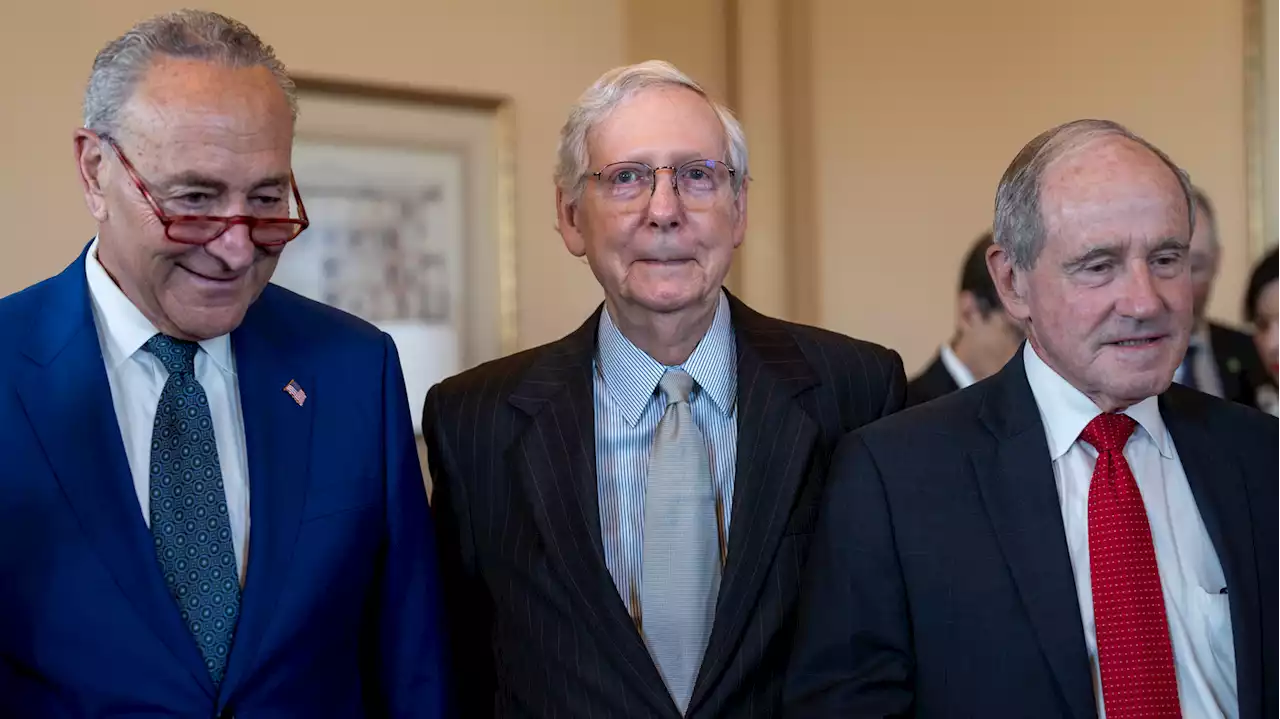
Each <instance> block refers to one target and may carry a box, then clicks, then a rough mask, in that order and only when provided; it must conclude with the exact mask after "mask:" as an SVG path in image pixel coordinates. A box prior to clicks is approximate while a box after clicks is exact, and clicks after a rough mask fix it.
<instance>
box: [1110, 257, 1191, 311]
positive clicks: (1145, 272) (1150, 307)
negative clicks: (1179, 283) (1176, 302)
mask: <svg viewBox="0 0 1280 719" xmlns="http://www.w3.org/2000/svg"><path fill="white" fill-rule="evenodd" d="M1184 278H1185V276H1184ZM1163 307H1164V300H1163V299H1162V298H1161V297H1160V293H1159V292H1158V291H1157V288H1156V278H1155V277H1154V276H1153V275H1152V274H1151V267H1150V266H1148V265H1147V263H1146V262H1145V261H1141V260H1140V261H1137V262H1134V263H1133V265H1132V268H1131V270H1130V271H1129V272H1127V273H1126V274H1125V277H1124V280H1123V286H1122V288H1121V294H1120V298H1119V300H1118V301H1117V302H1116V311H1117V312H1118V313H1119V314H1121V315H1123V316H1125V317H1131V318H1133V319H1138V320H1145V319H1151V318H1153V317H1155V316H1157V315H1158V314H1160V311H1161V309H1162V308H1163Z"/></svg>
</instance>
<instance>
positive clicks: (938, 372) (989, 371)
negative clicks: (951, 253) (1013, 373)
mask: <svg viewBox="0 0 1280 719" xmlns="http://www.w3.org/2000/svg"><path fill="white" fill-rule="evenodd" d="M990 246H991V233H990V232H987V233H986V234H984V235H982V236H981V237H979V238H978V240H977V242H975V243H974V244H973V247H972V248H971V249H970V250H969V254H968V255H967V256H966V257H965V260H964V266H963V267H962V268H961V270H960V290H959V293H958V294H957V295H956V326H955V333H954V334H953V335H952V337H951V340H950V341H949V342H947V343H946V344H944V345H942V348H941V349H940V350H939V351H938V356H937V357H936V358H934V360H933V362H932V363H931V364H930V365H929V366H928V367H927V368H926V369H925V370H924V372H922V373H920V375H919V376H917V377H915V378H913V379H912V380H911V381H910V382H908V383H907V406H908V407H910V406H913V405H917V404H922V403H924V402H928V401H929V400H933V399H937V398H939V397H941V396H943V395H945V394H949V393H951V392H954V391H956V390H957V389H964V388H965V387H968V386H969V385H971V384H973V383H974V382H977V381H979V380H982V379H986V378H987V377H989V376H991V375H993V374H995V373H996V372H998V371H999V370H1000V368H1001V367H1003V366H1004V365H1005V363H1006V362H1008V361H1009V358H1010V357H1013V353H1014V352H1017V351H1018V346H1019V345H1020V344H1022V340H1023V339H1024V335H1023V333H1022V328H1021V327H1019V326H1018V323H1017V322H1014V321H1013V318H1012V317H1010V316H1009V313H1008V312H1005V310H1004V306H1003V305H1001V304H1000V294H999V293H998V292H996V286H995V283H994V282H992V281H991V273H989V272H988V271H987V248H988V247H990Z"/></svg>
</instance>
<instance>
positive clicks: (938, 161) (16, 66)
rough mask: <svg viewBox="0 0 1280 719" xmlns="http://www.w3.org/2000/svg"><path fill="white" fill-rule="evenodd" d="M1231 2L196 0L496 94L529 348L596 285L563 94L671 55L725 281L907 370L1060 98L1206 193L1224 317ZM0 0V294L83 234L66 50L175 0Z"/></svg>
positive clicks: (292, 57) (399, 70)
mask: <svg viewBox="0 0 1280 719" xmlns="http://www.w3.org/2000/svg"><path fill="white" fill-rule="evenodd" d="M1241 3H1242V0H1217V1H1215V2H1203V1H1202V0H1078V1H1077V2H1074V3H1071V4H1067V5H1063V4H1061V3H1049V2H1047V1H1046V0H973V1H972V2H966V3H956V2H943V1H941V0H937V1H936V2H923V1H916V2H898V3H891V2H884V3H858V2H848V1H847V0H694V1H692V2H677V1H676V0H650V1H649V2H641V0H419V2H408V1H407V0H404V1H401V0H367V1H366V2H362V3H359V4H358V7H359V12H358V13H356V12H351V11H347V12H345V13H342V14H337V15H334V16H329V17H321V16H320V15H319V13H318V12H317V11H316V10H315V4H313V3H304V2H301V1H300V0H287V1H286V2H281V3H275V4H263V3H253V2H248V1H247V0H224V1H222V2H216V1H215V2H212V3H211V4H208V6H209V7H212V8H213V9H218V10H222V11H224V12H227V13H228V14H231V15H233V16H235V17H238V18H240V19H242V20H244V21H245V22H247V23H248V24H250V25H251V26H253V27H254V28H255V29H257V30H258V31H259V32H260V33H261V34H262V35H263V36H264V37H265V38H266V39H267V40H268V41H269V42H272V43H273V44H275V46H276V48H277V50H278V51H279V53H280V55H281V56H282V57H283V59H284V60H285V61H286V62H287V63H288V64H289V65H290V66H291V67H293V68H294V69H296V70H298V71H301V72H306V73H308V74H312V75H332V76H341V77H346V78H352V79H357V80H377V81H382V82H392V83H404V84H411V85H416V86H421V87H426V88H434V89H461V90H466V91H469V92H477V93H486V94H498V95H505V96H509V97H510V98H512V100H513V105H514V110H515V115H516V124H517V127H516V144H517V156H516V160H517V177H516V193H517V233H518V238H517V241H518V256H517V267H518V295H519V308H518V311H519V330H520V344H521V345H522V346H526V347H527V346H531V345H534V344H537V343H540V342H544V341H547V340H549V339H552V338H554V337H556V336H558V335H560V334H562V333H564V332H566V331H568V330H570V329H571V328H573V327H574V326H576V325H577V323H578V322H580V321H581V318H582V317H583V316H584V315H585V313H586V312H587V311H588V310H589V309H590V308H591V307H592V306H593V305H594V304H595V302H597V301H598V299H599V297H600V291H599V289H598V287H597V286H596V284H595V281H594V279H593V278H592V277H591V274H590V271H589V270H588V268H587V267H586V265H585V264H584V263H582V262H579V261H576V260H574V259H572V258H571V257H569V256H568V254H567V253H566V252H565V251H564V249H563V246H562V245H561V243H560V240H559V237H558V236H557V235H556V234H555V232H554V230H553V229H552V226H553V223H554V214H553V205H552V197H553V191H552V188H551V183H550V179H549V178H550V172H551V168H552V162H553V157H554V150H555V142H556V136H557V132H558V130H559V126H560V124H561V122H562V121H563V119H564V115H565V112H566V111H567V108H568V106H569V105H570V103H572V101H573V100H574V99H575V98H576V97H577V95H578V94H579V93H580V92H581V91H582V90H583V89H584V88H585V87H586V85H587V84H588V83H589V82H591V81H592V80H593V79H594V78H595V77H597V76H598V75H599V74H600V73H601V72H602V71H604V70H605V69H607V68H609V67H613V66H615V65H618V64H620V63H623V62H628V61H634V60H638V59H643V58H648V57H666V58H667V59H670V60H672V61H674V62H676V63H677V64H678V65H680V66H681V67H682V68H684V69H685V70H687V71H688V72H690V73H691V74H693V75H694V76H695V77H696V78H698V79H699V80H701V81H702V82H703V83H704V84H705V85H707V87H708V88H709V89H710V90H711V91H712V93H713V94H715V95H717V96H720V97H725V98H728V99H729V100H730V101H731V103H732V104H733V105H734V107H735V110H736V111H737V112H738V114H739V115H740V116H741V117H742V119H743V122H744V125H745V126H746V128H747V132H748V137H749V139H750V141H751V145H752V156H753V160H754V162H753V167H752V175H753V185H752V195H751V198H752V202H751V215H750V216H751V223H750V228H749V231H748V239H747V245H746V246H745V247H744V248H743V250H742V252H741V253H740V255H739V257H738V259H737V262H738V269H737V275H736V277H735V281H734V284H735V286H736V287H737V289H738V290H739V291H740V292H741V293H742V294H743V295H744V296H745V297H746V299H747V300H748V301H751V302H754V303H756V304H758V305H759V306H760V307H761V309H764V310H766V311H769V312H771V313H774V314H778V315H783V316H789V317H793V318H797V319H800V320H803V321H809V322H816V323H820V324H824V325H827V326H830V327H833V328H835V329H838V330H840V331H844V332H847V333H850V334H854V335H858V336H861V337H865V338H867V339H872V340H875V341H878V342H881V343H883V344H886V345H889V346H892V347H895V348H898V349H899V350H900V351H902V353H903V355H904V359H905V360H906V363H907V366H908V371H912V370H914V369H916V368H918V367H919V366H920V365H921V364H923V363H924V362H925V361H926V360H927V359H928V357H929V355H931V354H932V352H933V351H934V349H935V348H936V345H937V344H938V343H939V342H940V341H942V340H943V339H944V338H945V337H946V336H947V334H948V333H949V331H950V325H951V316H952V309H951V305H952V301H953V293H954V284H955V281H956V277H955V276H956V273H957V271H958V265H959V261H960V258H961V256H962V255H963V253H964V251H965V250H966V248H967V246H968V243H969V242H970V241H971V240H972V238H973V237H974V236H975V235H976V234H977V233H978V232H980V231H982V230H983V229H985V228H986V227H987V226H988V225H989V223H990V214H991V203H992V197H993V195H994V190H995V185H996V182H997V180H998V179H999V176H1000V173H1001V172H1002V171H1003V169H1004V167H1005V165H1006V164H1007V163H1008V161H1009V159H1010V158H1012V156H1013V154H1014V153H1015V152H1016V151H1017V149H1018V148H1019V147H1020V146H1021V145H1022V144H1023V143H1024V142H1025V141H1026V140H1028V139H1030V138H1031V137H1032V136H1033V135H1035V134H1036V133H1037V132H1039V131H1040V130H1042V129H1045V128H1047V127H1049V126H1050V125H1053V124H1055V123H1058V122H1061V121H1063V120H1067V119H1072V118H1076V117H1081V116H1103V117H1110V118H1114V119H1117V120H1120V121H1122V122H1124V123H1126V124H1128V125H1130V126H1131V127H1132V128H1133V129H1135V130H1137V131H1138V132H1139V133H1142V134H1144V135H1146V136H1147V137H1148V138H1149V139H1151V140H1153V141H1154V142H1156V143H1157V144H1160V145H1161V146H1163V147H1165V148H1166V149H1167V150H1168V151H1169V152H1170V153H1171V154H1172V155H1173V156H1174V158H1175V159H1176V160H1178V161H1179V162H1180V163H1181V164H1183V165H1184V166H1185V167H1187V168H1188V169H1189V170H1190V171H1191V173H1192V176H1193V178H1194V179H1195V180H1196V182H1198V183H1200V184H1202V185H1203V186H1204V187H1205V188H1206V189H1207V190H1208V191H1209V193H1210V194H1211V195H1212V196H1213V197H1214V199H1215V200H1216V203H1217V206H1218V211H1219V215H1220V223H1221V229H1222V234H1223V239H1224V242H1225V245H1226V252H1227V255H1226V258H1225V260H1224V264H1223V270H1222V276H1221V278H1220V283H1219V288H1218V292H1217V294H1216V297H1215V300H1214V303H1213V306H1212V311H1213V312H1214V313H1215V314H1217V315H1219V316H1221V317H1223V318H1226V319H1229V320H1235V319H1237V313H1238V310H1237V305H1238V304H1239V301H1238V297H1239V295H1240V292H1241V288H1242V286H1243V282H1244V279H1245V275H1246V273H1247V271H1248V265H1249V259H1250V258H1249V256H1248V253H1247V251H1246V240H1245V202H1244V192H1245V180H1244V150H1243V138H1244V135H1243V105H1244V103H1243V86H1244V83H1243V78H1242V53H1243V39H1242V38H1243V32H1242V21H1243V14H1242V13H1243V11H1242V5H1241ZM10 5H12V6H13V7H6V9H5V10H4V11H3V13H0V16H2V17H0V19H2V20H3V22H0V93H2V94H3V97H5V98H6V107H5V112H4V114H3V115H0V130H3V131H2V132H0V151H2V152H3V157H4V163H3V167H4V169H3V171H0V213H2V214H3V216H4V217H5V220H6V226H5V228H4V234H5V238H6V239H5V240H4V241H3V242H4V244H3V254H2V255H0V257H3V258H4V261H3V262H0V295H2V294H5V293H7V292H10V291H13V290H16V289H18V288H20V287H22V286H25V285H26V284H29V283H31V282H34V281H36V280H39V279H41V278H43V277H46V276H48V275H50V274H52V273H54V272H57V271H58V270H59V269H61V268H62V267H63V266H64V265H65V264H66V263H67V262H69V261H70V259H71V258H72V257H73V256H74V254H75V253H76V252H77V251H78V250H79V248H80V246H81V244H82V243H83V242H84V241H85V240H86V239H87V238H88V237H89V236H90V235H91V233H92V232H93V229H92V224H91V222H90V219H89V217H88V214H87V213H86V212H85V210H84V209H83V205H82V201H81V199H80V194H79V190H78V187H77V185H76V180H75V173H74V168H73V165H72V161H71V146H70V133H71V129H72V128H73V127H75V126H76V125H77V123H78V121H79V102H80V93H81V90H82V88H83V83H84V81H85V78H86V75H87V71H88V68H89V64H90V62H91V60H92V58H93V55H94V53H95V52H96V50H97V49H98V47H99V46H100V45H101V44H102V43H103V42H105V41H106V40H107V39H109V38H110V37H112V36H114V35H116V34H118V33H119V32H121V31H122V30H123V29H125V27H127V26H128V25H129V24H130V23H131V22H132V21H134V20H136V19H139V18H142V17H145V16H147V15H150V14H153V13H156V12H160V11H163V10H166V9H169V8H171V7H174V5H173V4H172V3H170V2H161V1H158V0H120V1H118V2H113V3H105V2H91V1H90V0H76V1H75V2H58V3H10ZM343 6H345V7H352V6H351V5H350V4H343ZM677 13H678V14H679V17H680V18H681V21H680V22H679V23H672V22H671V18H672V17H675V16H676V15H677ZM1270 62H1271V63H1272V65H1273V66H1274V63H1275V58H1274V57H1272V58H1271V59H1270ZM1273 72H1274V71H1273ZM1273 77H1274V75H1273Z"/></svg>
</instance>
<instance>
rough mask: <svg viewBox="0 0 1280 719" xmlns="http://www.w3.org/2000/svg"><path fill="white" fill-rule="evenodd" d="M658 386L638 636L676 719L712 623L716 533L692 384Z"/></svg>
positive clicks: (678, 378)
mask: <svg viewBox="0 0 1280 719" xmlns="http://www.w3.org/2000/svg"><path fill="white" fill-rule="evenodd" d="M658 386H659V387H660V388H661V389H662V392H663V394H664V395H665V396H666V401H667V409H666V412H665V413H664V414H663V415H662V420H661V421H660V422H659V423H658V428H657V432H656V434H655V435H654V438H653V449H651V450H650V452H649V475H648V478H647V480H646V482H645V497H644V556H643V562H642V565H643V566H642V570H641V579H640V610H641V631H642V632H643V634H644V640H645V643H646V644H647V645H648V647H649V653H650V655H652V656H653V659H654V663H655V664H656V665H657V667H658V671H659V673H661V674H662V679H663V681H664V682H666V685H667V690H668V691H669V692H670V693H671V698H672V699H674V700H675V703H676V706H677V707H679V708H680V713H682V714H683V713H684V712H685V711H686V710H687V709H688V707H689V699H690V698H691V696H692V694H693V684H694V681H695V680H696V679H697V678H698V668H699V667H700V666H701V665H702V656H703V654H704V653H705V652H706V649H707V642H708V640H709V639H710V638H711V625H712V623H713V622H714V620H715V611H716V597H717V595H718V594H719V592H720V573H721V567H720V562H721V560H720V530H719V525H718V524H717V522H716V500H715V491H714V489H713V487H712V484H711V463H710V459H709V458H708V456H707V446H706V444H705V443H704V442H703V438H702V433H701V432H700V431H698V426H697V425H696V424H694V422H693V413H692V411H691V410H690V409H689V392H690V391H691V390H692V389H693V378H692V377H690V376H689V375H688V374H686V373H685V372H684V371H682V370H667V372H666V374H664V375H663V376H662V380H661V381H660V382H659V383H658Z"/></svg>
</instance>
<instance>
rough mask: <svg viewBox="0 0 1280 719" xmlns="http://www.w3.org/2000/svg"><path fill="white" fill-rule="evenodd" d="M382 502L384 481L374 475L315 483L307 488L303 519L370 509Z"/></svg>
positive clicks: (308, 519) (307, 519)
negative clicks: (342, 480)
mask: <svg viewBox="0 0 1280 719" xmlns="http://www.w3.org/2000/svg"><path fill="white" fill-rule="evenodd" d="M381 502H382V482H380V481H378V480H377V479H376V478H373V477H360V478H358V479H351V480H348V481H344V482H327V483H325V484H321V485H314V486H312V487H310V488H309V489H308V490H307V503H306V505H305V506H304V508H303V510H302V521H304V522H306V521H310V520H312V519H320V518H321V517H328V516H331V515H334V514H343V513H346V512H354V511H357V510H361V509H369V508H371V507H376V506H379V505H380V504H381Z"/></svg>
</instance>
